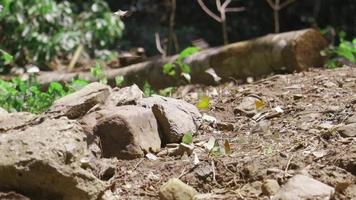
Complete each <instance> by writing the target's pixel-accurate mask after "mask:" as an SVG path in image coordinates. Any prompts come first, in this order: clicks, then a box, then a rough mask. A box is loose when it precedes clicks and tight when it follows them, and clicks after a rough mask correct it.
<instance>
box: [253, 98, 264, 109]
mask: <svg viewBox="0 0 356 200" xmlns="http://www.w3.org/2000/svg"><path fill="white" fill-rule="evenodd" d="M255 105H256V109H257V110H261V109H263V108H264V107H265V102H264V101H263V100H256V103H255Z"/></svg>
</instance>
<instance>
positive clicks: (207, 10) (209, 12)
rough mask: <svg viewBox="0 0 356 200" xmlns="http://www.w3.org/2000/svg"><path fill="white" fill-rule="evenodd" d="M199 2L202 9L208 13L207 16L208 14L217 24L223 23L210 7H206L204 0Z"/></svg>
mask: <svg viewBox="0 0 356 200" xmlns="http://www.w3.org/2000/svg"><path fill="white" fill-rule="evenodd" d="M197 1H198V3H199V5H200V7H201V8H202V9H203V10H204V12H206V14H208V15H209V16H210V17H212V18H213V19H214V20H216V21H217V22H220V23H221V19H220V17H219V16H217V15H215V14H214V13H213V12H212V11H211V10H210V9H209V8H208V7H206V5H205V4H204V2H203V1H202V0H197Z"/></svg>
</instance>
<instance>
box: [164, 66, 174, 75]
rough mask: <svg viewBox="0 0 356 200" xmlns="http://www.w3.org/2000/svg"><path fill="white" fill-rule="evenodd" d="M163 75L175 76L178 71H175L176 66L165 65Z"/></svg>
mask: <svg viewBox="0 0 356 200" xmlns="http://www.w3.org/2000/svg"><path fill="white" fill-rule="evenodd" d="M163 73H164V74H167V75H169V76H175V75H176V71H175V69H174V65H173V64H172V63H167V64H165V65H163Z"/></svg>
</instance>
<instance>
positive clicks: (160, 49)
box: [155, 33, 166, 57]
mask: <svg viewBox="0 0 356 200" xmlns="http://www.w3.org/2000/svg"><path fill="white" fill-rule="evenodd" d="M155 38H156V48H157V50H158V52H159V53H161V54H162V56H163V57H166V52H165V50H164V49H163V48H162V45H161V39H160V37H159V33H155Z"/></svg>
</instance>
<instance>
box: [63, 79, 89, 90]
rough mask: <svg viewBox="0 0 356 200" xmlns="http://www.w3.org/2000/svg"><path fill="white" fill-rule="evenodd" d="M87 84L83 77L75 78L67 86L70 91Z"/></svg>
mask: <svg viewBox="0 0 356 200" xmlns="http://www.w3.org/2000/svg"><path fill="white" fill-rule="evenodd" d="M86 85H88V81H86V80H83V79H75V80H73V81H72V83H70V84H69V85H68V86H67V87H69V88H70V90H71V91H72V92H75V91H78V90H80V89H82V88H83V87H85V86H86Z"/></svg>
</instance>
